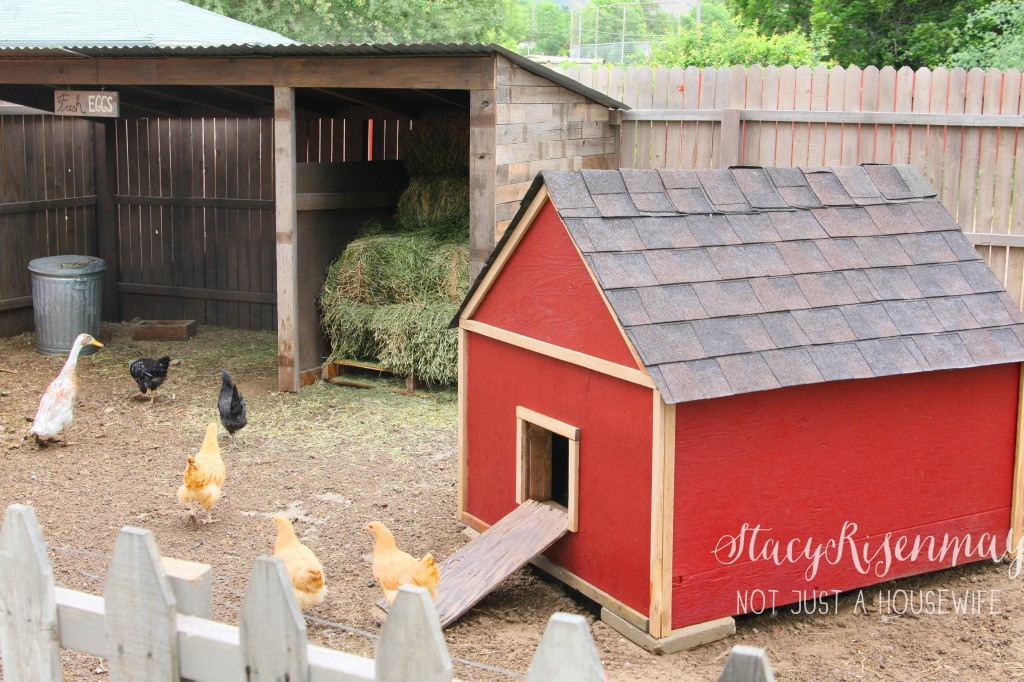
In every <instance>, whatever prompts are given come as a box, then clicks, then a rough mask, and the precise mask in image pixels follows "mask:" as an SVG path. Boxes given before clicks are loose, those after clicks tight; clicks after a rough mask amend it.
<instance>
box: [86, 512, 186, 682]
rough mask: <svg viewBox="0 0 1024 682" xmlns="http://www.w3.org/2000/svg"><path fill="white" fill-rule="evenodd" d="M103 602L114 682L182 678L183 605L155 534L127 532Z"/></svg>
mask: <svg viewBox="0 0 1024 682" xmlns="http://www.w3.org/2000/svg"><path fill="white" fill-rule="evenodd" d="M103 600H104V605H105V609H106V621H107V658H108V659H109V662H110V680H111V682H120V681H122V680H124V681H130V680H139V681H140V682H142V681H145V680H177V679H178V626H177V612H176V608H177V604H176V602H175V599H174V591H173V590H172V589H171V584H170V581H168V580H167V576H166V575H164V571H163V569H162V568H161V567H160V551H159V550H158V549H157V547H156V540H154V539H153V533H151V532H150V531H148V530H144V529H142V528H131V527H125V528H122V529H121V532H120V533H119V534H118V536H117V541H116V542H114V554H113V556H112V557H111V559H110V570H109V571H107V580H106V582H105V583H104V584H103Z"/></svg>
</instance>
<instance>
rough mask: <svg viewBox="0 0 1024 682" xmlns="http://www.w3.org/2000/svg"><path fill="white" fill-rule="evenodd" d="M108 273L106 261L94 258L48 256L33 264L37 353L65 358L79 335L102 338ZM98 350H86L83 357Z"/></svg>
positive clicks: (38, 259) (33, 261)
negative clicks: (106, 273) (102, 315)
mask: <svg viewBox="0 0 1024 682" xmlns="http://www.w3.org/2000/svg"><path fill="white" fill-rule="evenodd" d="M106 269H107V264H106V263H105V262H104V261H103V259H102V258H94V257H93V256H47V257H45V258H36V259H34V260H32V261H31V262H29V264H28V270H29V272H30V273H32V307H33V308H34V311H35V323H36V350H37V351H39V352H40V353H46V354H48V355H64V354H66V353H68V351H70V350H71V344H73V343H74V342H75V338H76V337H77V336H78V335H79V334H82V333H86V334H92V335H93V336H94V337H96V338H99V334H100V309H101V307H102V305H103V271H104V270H106ZM97 350H99V348H97V347H96V346H86V347H85V348H83V349H82V354H83V355H85V354H87V353H95V352H96V351H97Z"/></svg>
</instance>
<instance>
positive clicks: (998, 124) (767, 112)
mask: <svg viewBox="0 0 1024 682" xmlns="http://www.w3.org/2000/svg"><path fill="white" fill-rule="evenodd" d="M722 111H723V110H721V109H704V110H696V109H685V110H673V109H629V110H628V111H623V112H622V114H621V116H622V120H623V121H721V120H722ZM738 111H739V112H740V120H742V121H764V122H780V123H846V124H858V123H859V124H866V125H929V126H949V127H958V128H960V127H964V128H1024V116H1011V115H1004V114H932V113H928V114H925V113H910V112H899V111H897V112H891V111H789V110H782V109H739V110H738Z"/></svg>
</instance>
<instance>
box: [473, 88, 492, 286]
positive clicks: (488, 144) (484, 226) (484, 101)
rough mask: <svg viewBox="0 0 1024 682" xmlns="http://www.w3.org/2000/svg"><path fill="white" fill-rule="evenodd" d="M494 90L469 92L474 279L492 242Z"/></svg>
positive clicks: (485, 258) (489, 251)
mask: <svg viewBox="0 0 1024 682" xmlns="http://www.w3.org/2000/svg"><path fill="white" fill-rule="evenodd" d="M495 102H496V93H495V91H494V90H470V92H469V277H470V281H472V280H473V279H476V276H477V273H479V272H480V268H482V267H483V264H484V261H486V260H487V257H488V256H489V255H491V251H492V250H493V249H494V244H495V234H494V232H495V219H494V216H495V214H494V185H495V181H496V175H497V172H498V168H497V166H496V165H495V156H494V149H495V145H496V144H497V137H496V128H495V125H496V120H497V118H496V113H497V108H498V106H497V104H496V103H495Z"/></svg>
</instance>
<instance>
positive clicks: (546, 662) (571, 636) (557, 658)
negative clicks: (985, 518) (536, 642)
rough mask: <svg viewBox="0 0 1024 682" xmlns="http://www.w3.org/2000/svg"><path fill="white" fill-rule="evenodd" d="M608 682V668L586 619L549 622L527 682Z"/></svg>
mask: <svg viewBox="0 0 1024 682" xmlns="http://www.w3.org/2000/svg"><path fill="white" fill-rule="evenodd" d="M551 680H558V681H559V682H604V680H605V675H604V667H603V666H602V665H601V657H600V656H599V655H598V653H597V647H595V646H594V638H593V636H592V635H591V634H590V628H589V627H587V619H586V618H584V617H583V616H577V615H571V614H568V613H556V614H555V615H553V616H551V620H549V621H548V627H547V629H546V630H544V637H543V638H541V640H540V646H538V647H537V651H536V652H534V654H533V662H532V663H531V664H530V670H529V671H528V672H527V673H526V681H527V682H549V681H551Z"/></svg>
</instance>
